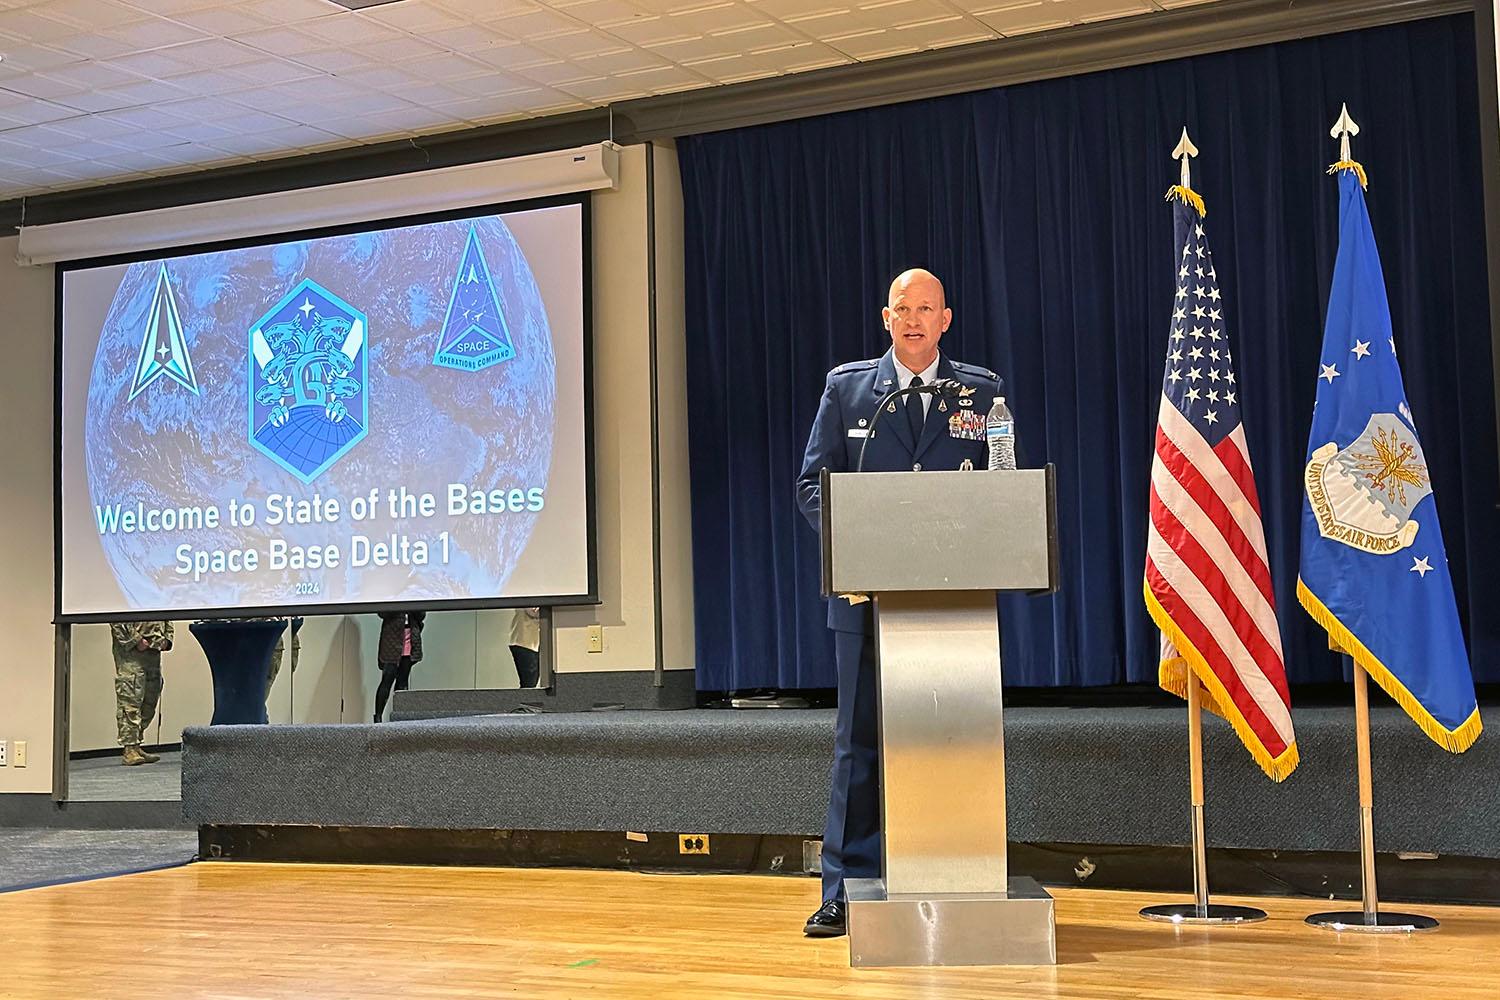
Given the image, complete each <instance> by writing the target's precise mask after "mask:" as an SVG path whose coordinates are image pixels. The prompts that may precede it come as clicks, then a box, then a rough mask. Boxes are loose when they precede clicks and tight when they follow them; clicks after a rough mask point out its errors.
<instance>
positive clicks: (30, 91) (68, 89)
mask: <svg viewBox="0 0 1500 1000" xmlns="http://www.w3.org/2000/svg"><path fill="white" fill-rule="evenodd" d="M4 87H5V89H6V90H9V91H10V92H12V93H15V94H25V95H26V96H27V97H41V98H45V99H47V100H52V101H55V100H57V99H59V98H63V97H71V96H73V95H75V94H82V93H84V92H85V91H87V90H88V87H86V86H79V85H77V84H72V83H68V82H66V81H64V80H57V79H54V78H53V77H51V76H48V75H46V74H43V73H27V74H26V75H25V76H18V77H14V78H12V79H9V80H6V81H5V82H4Z"/></svg>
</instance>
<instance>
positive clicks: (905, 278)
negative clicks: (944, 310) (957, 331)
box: [886, 267, 948, 307]
mask: <svg viewBox="0 0 1500 1000" xmlns="http://www.w3.org/2000/svg"><path fill="white" fill-rule="evenodd" d="M912 285H922V286H925V288H926V290H928V291H934V292H935V294H936V295H937V300H938V302H939V303H940V304H941V305H943V306H945V307H946V306H947V304H948V303H947V296H946V295H945V293H944V292H943V283H942V282H941V281H939V280H938V276H937V275H935V274H933V273H932V272H931V271H929V270H927V269H926V268H925V267H914V268H911V269H910V270H907V271H902V272H901V273H900V274H898V275H896V280H895V281H893V282H891V290H890V292H889V293H888V294H887V296H886V304H887V305H892V306H893V305H895V304H896V297H897V296H898V295H900V294H902V293H904V292H906V291H907V290H908V289H910V288H911V286H912Z"/></svg>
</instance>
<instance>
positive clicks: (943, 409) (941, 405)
mask: <svg viewBox="0 0 1500 1000" xmlns="http://www.w3.org/2000/svg"><path fill="white" fill-rule="evenodd" d="M938 412H939V413H947V412H948V401H947V400H946V399H940V400H938Z"/></svg>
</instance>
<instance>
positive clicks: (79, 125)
mask: <svg viewBox="0 0 1500 1000" xmlns="http://www.w3.org/2000/svg"><path fill="white" fill-rule="evenodd" d="M4 113H5V110H4V109H3V108H0V114H4ZM47 127H48V128H50V129H52V130H54V131H56V132H58V133H60V134H62V135H69V136H72V137H74V138H75V139H89V140H93V141H104V140H108V139H112V138H114V137H115V136H117V135H123V134H125V133H127V132H130V131H132V127H131V126H130V125H126V124H125V123H124V122H112V121H109V120H108V119H106V118H103V117H101V116H99V115H77V116H75V117H73V118H65V119H62V120H59V121H55V122H51V123H49V124H48V125H47Z"/></svg>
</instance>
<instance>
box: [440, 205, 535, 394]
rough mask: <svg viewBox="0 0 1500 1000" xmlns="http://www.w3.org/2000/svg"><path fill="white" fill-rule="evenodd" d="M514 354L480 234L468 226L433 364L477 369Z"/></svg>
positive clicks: (467, 370)
mask: <svg viewBox="0 0 1500 1000" xmlns="http://www.w3.org/2000/svg"><path fill="white" fill-rule="evenodd" d="M515 356H516V349H515V347H514V345H513V344H512V343H511V339H510V327H509V326H508V325H507V324H506V322H505V315H504V314H503V313H502V312H501V311H500V298H499V296H497V295H496V294H495V282H494V279H493V278H492V277H491V275H490V268H489V265H488V264H487V263H485V260H484V252H483V251H482V250H481V249H480V248H479V233H478V231H477V230H476V229H475V228H474V226H472V225H470V226H469V239H468V242H467V243H466V244H465V245H464V255H463V259H462V260H461V261H459V266H458V273H457V275H455V277H454V281H453V294H452V295H451V296H450V297H449V299H448V313H447V315H446V316H444V317H443V332H442V335H441V336H440V337H439V338H438V349H437V353H436V354H435V355H433V358H432V363H433V364H435V365H441V366H443V367H444V368H458V369H460V370H462V371H466V372H477V371H479V370H480V369H481V368H488V367H490V366H491V365H497V364H499V363H500V362H502V361H509V360H510V359H511V358H513V357H515Z"/></svg>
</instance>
